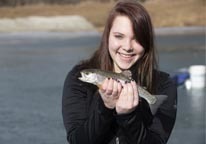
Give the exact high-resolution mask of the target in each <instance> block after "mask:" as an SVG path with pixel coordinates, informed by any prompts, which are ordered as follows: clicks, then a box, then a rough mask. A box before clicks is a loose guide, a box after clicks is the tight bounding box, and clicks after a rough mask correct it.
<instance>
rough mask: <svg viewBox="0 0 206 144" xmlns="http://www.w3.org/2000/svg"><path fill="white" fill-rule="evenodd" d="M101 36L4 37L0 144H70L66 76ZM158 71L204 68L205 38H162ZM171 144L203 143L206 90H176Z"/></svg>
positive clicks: (0, 71) (0, 42)
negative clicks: (66, 124) (64, 111)
mask: <svg viewBox="0 0 206 144" xmlns="http://www.w3.org/2000/svg"><path fill="white" fill-rule="evenodd" d="M99 40H100V34H98V33H96V32H86V33H58V32H53V33H47V32H41V33H40V32H39V33H2V34H0V89H1V90H0V143H1V144H11V143H16V144H66V133H65V130H64V127H63V122H62V115H61V97H62V89H63V83H64V79H65V77H66V75H67V73H68V71H69V70H70V69H71V68H72V67H73V66H74V65H75V64H76V63H78V62H79V61H80V60H82V59H85V58H88V57H89V56H90V55H91V54H92V52H93V51H94V50H95V49H96V48H97V47H98V45H99ZM157 47H158V49H159V61H160V69H162V70H164V71H166V72H168V73H170V74H171V75H173V74H174V73H175V71H176V70H177V69H179V68H183V67H188V66H190V65H193V64H205V35H204V33H202V34H194V35H169V36H158V37H157ZM178 95H179V97H178V113H177V120H176V124H175V128H174V131H173V133H172V135H171V138H170V140H169V144H181V143H187V144H204V143H205V139H204V137H205V122H204V120H205V107H204V103H205V98H204V96H205V89H201V90H198V91H194V90H193V91H187V90H186V89H185V88H184V87H180V88H178Z"/></svg>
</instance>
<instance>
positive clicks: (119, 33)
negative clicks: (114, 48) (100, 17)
mask: <svg viewBox="0 0 206 144" xmlns="http://www.w3.org/2000/svg"><path fill="white" fill-rule="evenodd" d="M113 34H118V35H124V34H123V33H121V32H113Z"/></svg>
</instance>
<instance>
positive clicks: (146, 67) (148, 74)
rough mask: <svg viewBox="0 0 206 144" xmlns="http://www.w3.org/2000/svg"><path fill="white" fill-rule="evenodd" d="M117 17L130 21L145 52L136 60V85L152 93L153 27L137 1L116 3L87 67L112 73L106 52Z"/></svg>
mask: <svg viewBox="0 0 206 144" xmlns="http://www.w3.org/2000/svg"><path fill="white" fill-rule="evenodd" d="M118 15H124V16H127V17H128V18H129V19H130V20H131V22H132V24H133V31H134V34H135V38H136V40H137V41H138V42H139V43H140V44H141V45H142V46H143V48H144V50H145V52H144V55H143V56H142V57H141V58H140V59H139V60H138V65H137V66H136V65H135V66H136V71H137V76H136V77H137V78H138V83H139V84H140V85H141V86H144V87H146V88H147V89H148V90H149V91H150V92H154V85H152V82H153V75H154V74H153V72H154V69H155V68H157V61H156V56H155V48H154V34H153V26H152V23H151V19H150V16H149V14H148V12H147V11H146V9H145V8H144V7H143V6H142V5H141V4H139V3H138V2H137V0H122V1H118V2H117V3H116V5H115V6H114V8H113V9H112V10H111V11H110V13H109V16H108V19H107V21H106V24H105V29H104V32H103V35H102V39H101V43H100V47H99V49H98V50H97V51H96V52H95V53H94V55H93V56H92V57H91V58H90V59H89V60H88V61H87V62H86V63H87V66H89V65H90V66H91V67H93V68H99V69H102V70H108V71H113V68H114V67H113V60H112V58H111V57H110V54H109V50H108V39H109V34H110V30H111V28H112V24H113V21H114V19H115V17H116V16H118ZM136 63H137V62H136Z"/></svg>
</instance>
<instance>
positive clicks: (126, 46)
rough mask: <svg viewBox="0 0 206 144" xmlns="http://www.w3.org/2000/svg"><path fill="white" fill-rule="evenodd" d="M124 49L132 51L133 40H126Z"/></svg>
mask: <svg viewBox="0 0 206 144" xmlns="http://www.w3.org/2000/svg"><path fill="white" fill-rule="evenodd" d="M123 49H124V50H125V51H132V50H133V48H132V41H131V40H125V42H124V46H123Z"/></svg>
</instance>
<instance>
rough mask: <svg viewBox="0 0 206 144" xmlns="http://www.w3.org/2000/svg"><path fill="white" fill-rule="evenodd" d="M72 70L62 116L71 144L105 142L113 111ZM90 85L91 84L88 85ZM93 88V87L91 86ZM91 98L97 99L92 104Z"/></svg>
mask: <svg viewBox="0 0 206 144" xmlns="http://www.w3.org/2000/svg"><path fill="white" fill-rule="evenodd" d="M76 73H78V72H77V70H72V71H71V72H70V73H69V74H68V76H67V78H66V80H65V83H64V89H63V98H62V115H63V121H64V125H65V128H66V131H67V140H68V142H69V143H70V144H83V143H84V144H96V143H98V141H102V140H103V136H105V135H106V134H107V133H108V131H109V126H108V125H110V124H111V122H112V119H113V110H110V109H107V108H106V107H105V106H104V104H103V101H102V100H101V98H100V97H98V96H97V95H95V93H93V92H91V91H88V89H91V88H89V87H88V86H87V84H84V83H83V82H80V81H79V80H78V79H77V77H76V76H75V75H76ZM88 85H89V84H88ZM89 86H90V87H91V85H89ZM89 97H95V98H96V100H92V101H93V102H92V103H90V102H89V101H90V98H89Z"/></svg>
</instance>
